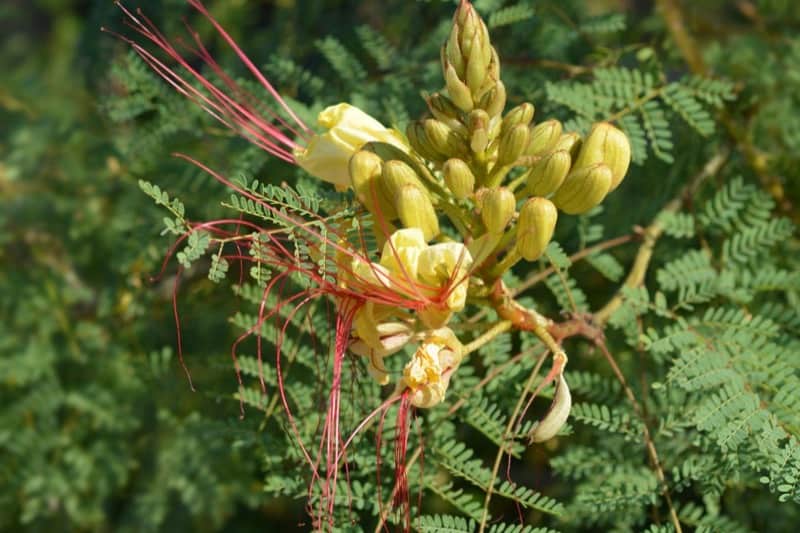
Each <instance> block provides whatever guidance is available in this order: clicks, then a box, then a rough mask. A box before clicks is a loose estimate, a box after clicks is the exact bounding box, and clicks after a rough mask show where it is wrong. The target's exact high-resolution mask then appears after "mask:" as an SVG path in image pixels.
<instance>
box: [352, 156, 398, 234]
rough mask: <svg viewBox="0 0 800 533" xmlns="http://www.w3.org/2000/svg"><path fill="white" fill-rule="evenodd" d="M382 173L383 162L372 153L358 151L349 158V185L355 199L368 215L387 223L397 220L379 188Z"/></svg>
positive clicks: (381, 189)
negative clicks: (354, 194)
mask: <svg viewBox="0 0 800 533" xmlns="http://www.w3.org/2000/svg"><path fill="white" fill-rule="evenodd" d="M382 172H383V160H382V159H381V158H380V157H378V156H377V155H376V154H374V153H373V152H367V151H365V150H360V151H358V152H356V153H355V154H354V155H353V157H351V158H350V184H351V186H352V187H353V191H355V193H356V198H358V201H359V202H361V204H363V205H364V207H366V208H367V210H369V212H370V213H373V214H379V215H380V216H381V217H383V218H384V220H386V221H389V220H394V219H395V218H397V213H396V212H395V210H394V205H393V204H392V202H390V201H389V200H388V198H386V195H385V193H384V190H383V188H382V187H381V186H380V178H381V174H382Z"/></svg>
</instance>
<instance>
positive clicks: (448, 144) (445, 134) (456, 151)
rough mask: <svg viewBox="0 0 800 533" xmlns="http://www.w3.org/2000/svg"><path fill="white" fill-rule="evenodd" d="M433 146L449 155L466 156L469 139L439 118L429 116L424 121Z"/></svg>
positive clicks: (426, 133)
mask: <svg viewBox="0 0 800 533" xmlns="http://www.w3.org/2000/svg"><path fill="white" fill-rule="evenodd" d="M422 125H423V127H424V128H425V136H426V137H427V138H428V143H429V144H430V146H431V148H433V149H434V150H436V151H437V152H439V153H441V154H444V155H446V156H449V157H462V156H463V157H466V156H467V154H468V152H467V140H466V139H465V138H464V137H463V136H461V135H459V134H458V133H456V131H455V130H454V129H453V128H451V127H450V126H448V125H447V124H445V123H444V122H441V121H439V120H436V119H433V118H429V119H427V120H424V121H423V122H422Z"/></svg>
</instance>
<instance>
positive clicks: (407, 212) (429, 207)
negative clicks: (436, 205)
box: [395, 184, 439, 241]
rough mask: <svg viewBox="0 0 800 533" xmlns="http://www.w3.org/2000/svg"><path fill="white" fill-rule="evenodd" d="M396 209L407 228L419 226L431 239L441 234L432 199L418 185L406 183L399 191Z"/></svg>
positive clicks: (427, 238) (426, 236)
mask: <svg viewBox="0 0 800 533" xmlns="http://www.w3.org/2000/svg"><path fill="white" fill-rule="evenodd" d="M395 209H396V210H397V214H398V215H399V216H400V221H401V222H402V223H403V226H405V227H406V228H419V229H421V230H422V233H423V234H424V236H425V240H426V241H429V240H431V239H433V238H434V237H436V236H437V235H438V234H439V220H438V219H437V218H436V211H434V209H433V204H432V203H431V199H430V198H429V197H428V195H427V194H426V193H425V191H424V190H423V189H422V188H420V187H419V186H417V185H413V184H408V185H404V186H403V187H401V188H400V190H399V191H398V194H397V197H396V203H395Z"/></svg>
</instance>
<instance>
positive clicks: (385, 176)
mask: <svg viewBox="0 0 800 533" xmlns="http://www.w3.org/2000/svg"><path fill="white" fill-rule="evenodd" d="M453 22H454V24H453V29H452V31H451V33H450V38H449V39H448V40H447V42H446V43H445V44H444V46H443V48H442V70H443V75H444V80H445V91H443V92H438V93H434V94H433V95H431V96H429V97H428V98H427V104H428V110H429V112H430V116H429V117H427V118H422V119H420V120H418V121H414V122H412V123H411V124H409V126H408V128H407V129H406V137H405V138H403V136H402V135H400V134H399V132H397V131H394V130H391V129H388V128H385V127H383V126H382V125H381V124H379V123H378V122H377V121H375V120H374V119H373V118H372V117H370V116H368V115H366V114H365V113H363V112H361V111H359V110H358V109H356V108H354V107H352V106H349V105H347V104H339V105H336V106H333V107H330V108H328V109H326V110H324V111H323V112H322V113H321V114H320V117H319V123H320V125H322V126H323V127H325V128H326V131H325V132H324V133H322V134H320V135H317V136H315V137H314V138H312V140H311V142H310V144H309V145H308V147H306V148H304V149H299V150H296V151H295V156H296V157H297V162H298V164H299V165H300V166H302V167H303V168H304V169H306V170H307V171H309V172H310V173H311V174H313V175H315V176H317V177H319V178H320V179H323V180H325V181H329V182H331V183H333V184H334V185H335V186H336V187H337V188H338V189H340V190H341V189H345V188H348V187H349V188H351V189H352V190H353V191H354V193H355V195H356V198H357V199H358V200H359V202H360V203H361V204H362V205H363V207H364V208H365V209H366V210H367V211H368V212H369V213H370V215H371V216H372V217H373V218H374V220H375V221H376V222H377V226H378V227H379V228H380V229H381V230H382V231H383V234H382V236H383V237H384V238H385V239H386V242H385V244H384V246H383V250H382V253H381V255H380V261H379V262H378V263H377V264H372V263H368V264H367V263H364V262H363V261H356V262H355V264H351V265H350V268H346V269H344V270H343V272H344V273H345V276H344V278H345V279H344V280H343V283H347V281H346V278H347V277H348V276H350V277H352V276H354V275H355V276H357V277H359V278H361V280H367V281H368V282H369V283H370V284H372V285H374V286H376V287H380V288H382V289H383V290H387V291H393V292H396V293H398V294H402V295H404V296H405V297H407V298H410V299H418V300H420V301H424V302H426V303H425V305H423V306H421V307H420V308H418V309H415V310H414V311H413V312H412V313H409V312H407V310H398V309H397V308H393V307H391V306H386V305H380V304H373V303H371V302H368V303H366V304H365V305H364V307H363V308H361V309H360V310H359V311H358V313H357V315H356V318H355V320H354V322H353V324H354V326H353V336H352V339H353V340H352V343H351V351H353V352H354V353H356V354H359V355H363V356H365V357H367V359H368V361H369V364H368V368H369V371H370V373H371V374H372V375H373V376H374V377H375V378H376V379H377V380H378V382H379V383H381V384H386V383H388V382H389V380H390V379H391V378H390V373H389V371H388V370H387V368H386V366H385V364H384V361H383V359H384V358H385V357H387V356H389V355H391V354H394V353H396V352H398V351H400V350H401V349H402V348H403V347H404V346H405V345H406V344H407V343H408V342H411V341H415V340H419V339H426V340H425V341H423V343H422V345H421V347H420V349H419V350H417V351H416V352H415V354H414V355H413V357H412V359H411V360H410V361H409V363H408V365H407V366H406V369H405V371H404V373H403V377H402V378H401V379H399V381H398V383H399V384H400V385H402V386H406V387H408V388H409V389H410V390H411V391H413V392H414V393H415V402H414V403H415V405H418V406H424V407H430V406H432V405H435V404H436V403H438V402H440V401H441V400H442V399H443V398H444V391H445V390H446V387H447V383H448V382H449V374H448V378H447V379H444V377H443V376H444V375H445V373H447V372H448V371H450V372H452V370H453V369H454V368H455V366H457V365H452V364H444V365H443V364H441V361H439V359H438V358H437V357H435V356H433V355H432V353H433V352H436V353H439V352H440V351H441V350H442V346H445V345H447V346H451V347H452V346H453V345H454V344H455V342H454V341H453V340H451V341H449V344H442V343H441V342H440V343H439V344H436V343H435V341H433V340H431V339H440V338H443V337H442V335H437V334H435V333H434V332H435V331H441V330H440V329H439V328H443V327H444V326H445V325H446V324H447V322H448V321H449V320H450V318H451V316H452V314H453V313H454V312H457V311H460V310H461V309H463V307H464V305H465V303H466V301H467V295H468V294H469V290H468V289H469V286H470V283H471V281H470V280H473V282H475V283H476V284H477V285H478V286H491V285H492V284H493V283H494V282H495V281H496V280H498V279H499V278H500V276H502V274H503V273H504V272H505V271H506V270H508V269H509V268H511V266H513V265H514V264H515V263H516V262H517V261H519V260H522V259H524V260H527V261H534V260H536V259H538V258H539V257H540V256H542V254H543V253H544V252H545V250H546V248H547V245H548V243H549V242H550V240H551V239H552V236H553V232H554V231H555V226H556V222H557V218H558V211H559V210H561V211H563V212H564V213H567V214H579V213H584V212H586V211H588V210H589V209H591V208H593V207H595V206H596V205H598V204H599V203H600V202H602V200H603V199H604V198H605V196H606V195H607V194H608V193H609V192H611V191H613V190H614V189H615V188H616V187H617V186H618V185H619V184H620V183H621V181H622V179H623V178H624V176H625V174H626V172H627V169H628V165H629V164H630V159H631V149H630V144H629V142H628V139H627V137H626V136H625V134H624V133H622V132H621V131H620V130H618V129H617V128H615V127H614V126H613V125H611V124H608V123H598V124H595V125H594V126H593V127H592V129H591V131H590V132H589V133H588V135H587V136H586V137H585V138H583V137H582V136H581V135H580V134H578V133H575V132H564V131H563V127H562V124H561V123H560V122H558V121H557V120H545V121H543V122H540V123H538V124H535V123H534V121H533V118H534V106H533V104H531V103H528V102H524V103H522V104H520V105H518V106H516V107H514V108H513V109H511V110H509V111H508V112H505V113H504V110H505V104H506V89H505V86H504V85H503V83H502V81H501V80H500V78H499V72H500V61H499V58H498V55H497V52H496V51H495V49H494V48H493V47H492V45H491V43H490V41H489V34H488V31H487V29H486V26H485V24H484V22H483V21H482V20H481V19H480V17H479V16H478V15H477V13H476V12H475V10H474V9H473V8H472V6H471V5H470V4H469V3H468V2H462V3H461V4H460V6H459V8H458V10H457V11H456V15H455V17H454V21H453ZM445 224H447V225H449V226H450V227H452V228H453V229H454V230H455V231H456V232H458V233H459V234H460V237H461V239H462V242H453V241H452V239H451V237H449V236H447V237H446V236H445V233H444V232H443V231H442V228H443V227H444V225H445ZM396 225H399V226H400V227H401V228H402V229H395V228H396ZM432 241H438V242H437V243H436V244H431V245H429V244H428V243H429V242H432ZM443 292H446V297H445V298H444V299H442V298H441V295H442V293H443ZM446 331H447V332H449V333H448V334H447V335H446V337H448V338H451V339H455V337H454V336H453V335H452V332H450V330H446ZM455 352H457V350H456V351H455ZM455 352H454V353H455ZM452 359H453V360H456V361H459V360H460V355H459V356H458V357H455V358H452ZM434 378H435V379H434ZM434 382H435V383H436V387H433V383H434ZM560 382H563V377H562V378H561V380H560ZM425 387H427V389H426V388H425ZM431 387H433V388H431ZM561 388H562V390H563V389H566V383H565V382H564V385H563V387H561ZM423 389H425V390H426V393H425V394H423V395H421V396H417V395H416V394H417V392H419V391H420V390H423ZM566 390H567V393H568V389H566Z"/></svg>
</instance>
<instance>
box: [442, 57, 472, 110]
mask: <svg viewBox="0 0 800 533" xmlns="http://www.w3.org/2000/svg"><path fill="white" fill-rule="evenodd" d="M444 82H445V86H446V87H447V94H449V95H450V99H451V100H452V101H453V103H454V104H455V105H456V106H457V107H458V108H459V109H461V110H462V111H465V112H467V113H468V112H470V111H472V108H473V105H474V104H473V102H472V93H470V90H469V87H467V86H466V84H464V82H463V81H461V80H460V79H459V78H458V74H457V73H456V70H455V68H454V67H453V65H452V64H450V63H448V64H447V66H446V68H445V73H444Z"/></svg>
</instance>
